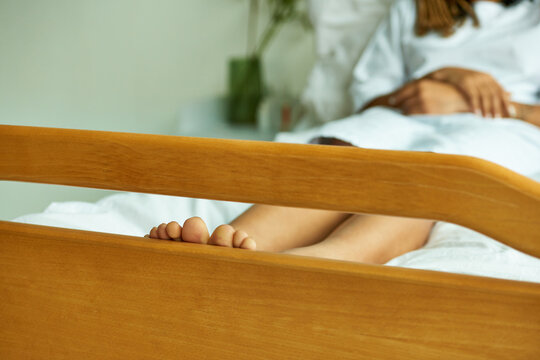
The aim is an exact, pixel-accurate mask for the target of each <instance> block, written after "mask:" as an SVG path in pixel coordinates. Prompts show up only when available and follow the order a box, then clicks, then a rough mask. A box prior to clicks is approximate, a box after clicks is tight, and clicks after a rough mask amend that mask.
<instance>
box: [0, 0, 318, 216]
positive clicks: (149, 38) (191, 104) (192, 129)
mask: <svg viewBox="0 0 540 360" xmlns="http://www.w3.org/2000/svg"><path fill="white" fill-rule="evenodd" d="M252 10H253V9H251V10H250V1H249V0H197V1H194V0H77V1H73V0H0V123H1V124H11V125H32V126H46V127H62V128H74V129H93V130H110V131H124V132H139V133H153V134H170V135H178V134H179V133H182V131H183V130H182V129H184V132H185V133H183V135H196V136H199V135H200V136H205V135H207V136H215V137H234V135H233V136H231V129H230V127H229V126H228V125H223V124H221V125H216V126H214V125H215V124H217V123H219V122H220V121H222V115H223V114H222V112H223V109H222V102H221V99H223V97H224V96H226V94H227V87H228V84H227V81H228V80H227V79H228V63H229V61H230V59H231V58H234V57H242V56H246V49H247V47H248V18H249V13H250V11H252ZM258 11H259V16H258V18H259V20H258V21H259V23H260V25H259V26H258V30H257V31H258V32H262V31H263V30H264V24H265V22H266V21H268V18H269V16H270V8H269V7H265V6H260V8H259V9H258ZM250 26H252V25H250ZM261 57H262V62H263V65H264V66H263V77H264V81H265V83H266V88H267V91H268V93H269V94H271V95H272V96H273V97H274V98H279V99H281V98H287V99H291V101H295V99H298V98H299V97H300V95H301V92H302V89H303V87H304V86H305V83H306V80H307V77H308V75H309V72H310V70H311V67H312V65H313V61H314V44H313V33H312V31H309V30H306V29H305V28H303V27H302V26H299V25H295V24H293V23H291V24H286V25H285V26H283V27H282V28H281V29H280V30H279V34H278V35H277V36H275V38H274V39H273V40H272V42H271V44H270V45H269V46H268V48H267V49H266V50H265V51H264V53H263V54H262V56H261ZM270 112H271V111H270ZM201 113H202V114H203V116H202V118H207V121H208V122H207V123H204V122H201V121H200V120H197V119H201V117H200V116H198V115H200V114H201ZM191 118H192V119H193V121H191V120H190V119H191ZM208 118H212V119H208ZM214 118H215V119H214ZM190 121H191V122H190ZM212 124H214V125H212ZM220 132H223V134H222V135H223V136H220ZM232 133H240V134H242V135H241V136H240V137H242V138H258V137H260V138H265V137H269V135H268V134H266V133H265V134H263V135H262V136H260V133H258V132H257V130H256V129H255V128H253V129H252V128H249V129H244V128H243V130H242V131H238V132H235V131H234V129H233V131H232ZM107 193H108V192H105V191H99V190H91V189H75V188H69V187H61V186H52V185H38V184H22V183H12V182H1V183H0V198H1V200H0V201H1V204H2V205H1V206H0V219H3V220H6V219H12V218H14V217H16V216H19V215H22V214H26V213H31V212H40V211H42V210H43V209H44V208H45V207H46V205H47V204H49V203H50V202H51V201H62V200H83V201H93V200H97V199H99V198H101V197H103V196H104V195H105V194H107Z"/></svg>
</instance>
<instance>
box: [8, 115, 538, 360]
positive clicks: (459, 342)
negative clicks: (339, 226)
mask: <svg viewBox="0 0 540 360" xmlns="http://www.w3.org/2000/svg"><path fill="white" fill-rule="evenodd" d="M0 154H1V157H0V179H2V180H12V181H13V180H14V181H27V182H39V183H50V184H63V185H71V186H84V187H92V188H102V189H112V190H124V191H135V192H147V193H156V194H169V195H178V196H187V197H198V198H208V199H218V200H232V201H242V202H250V203H251V202H253V203H264V204H274V205H285V206H298V207H310V208H319V209H332V210H340V211H345V212H353V213H377V214H388V215H397V216H408V217H417V218H430V219H436V220H444V221H449V222H453V223H457V224H461V225H464V226H467V227H470V228H473V229H475V230H478V231H480V232H483V233H485V234H487V235H489V236H492V237H494V238H496V239H498V240H500V241H502V242H504V243H506V244H508V245H510V246H512V247H514V248H516V249H519V250H522V251H524V252H527V253H529V254H532V255H534V256H537V257H538V256H540V184H538V183H536V182H535V181H533V180H530V179H528V178H526V177H522V176H520V175H517V174H515V173H512V172H510V171H508V170H506V169H504V168H502V167H499V166H497V165H494V164H491V163H489V162H486V161H483V160H479V159H475V158H470V157H463V156H451V155H439V154H432V153H411V152H395V151H375V150H364V149H358V148H348V147H329V146H318V145H292V144H278V143H265V142H252V141H232V140H215V139H214V140H210V139H197V138H183V137H173V136H156V135H141V134H128V133H111V132H97V131H81V130H65V129H49V128H35V127H20V126H5V125H3V126H0ZM224 169H228V170H227V171H225V170H224ZM21 197H24V194H21ZM23 201H24V200H23ZM3 206H6V204H3ZM0 234H1V235H0V246H1V248H0V296H1V305H0V323H1V324H2V325H1V329H0V358H1V359H45V358H46V359H58V358H69V359H149V358H156V359H250V360H251V359H408V358H410V359H434V358H436V359H535V358H540V285H539V284H533V283H525V282H517V281H507V280H499V279H492V278H482V277H475V276H465V275H457V274H448V273H442V272H435V271H420V270H412V269H402V268H393V267H385V266H372V265H363V264H357V263H348V262H339V261H328V260H322V259H313V258H305V257H296V256H290V255H281V254H272V253H264V252H250V251H245V250H236V249H227V248H219V247H211V246H199V245H193V244H186V243H176V242H167V241H157V240H151V239H145V238H136V237H129V236H120V235H112V234H104V233H96V232H87V231H76V230H70V229H60V228H52V227H45V226H37V225H27V224H19V223H14V222H0Z"/></svg>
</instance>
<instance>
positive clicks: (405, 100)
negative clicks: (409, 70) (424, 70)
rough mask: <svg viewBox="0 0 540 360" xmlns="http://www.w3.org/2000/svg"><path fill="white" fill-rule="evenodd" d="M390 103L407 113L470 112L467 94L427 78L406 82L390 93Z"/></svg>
mask: <svg viewBox="0 0 540 360" xmlns="http://www.w3.org/2000/svg"><path fill="white" fill-rule="evenodd" d="M389 104H390V105H391V106H393V107H395V108H398V109H401V111H402V112H403V114H405V115H415V114H433V115H434V114H438V115H440V114H455V113H461V112H469V111H471V108H470V106H469V104H468V102H467V100H466V98H465V96H464V95H463V94H462V93H461V92H460V91H459V90H457V89H456V88H455V87H454V86H452V85H450V84H447V83H444V82H440V81H435V80H430V79H427V78H422V79H419V80H416V81H413V82H410V83H408V84H406V85H405V86H404V87H402V88H401V89H399V90H397V91H396V92H394V93H393V94H392V95H390V98H389Z"/></svg>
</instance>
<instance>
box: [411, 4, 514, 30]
mask: <svg viewBox="0 0 540 360" xmlns="http://www.w3.org/2000/svg"><path fill="white" fill-rule="evenodd" d="M521 1H523V0H501V3H502V4H503V5H504V6H512V5H515V4H517V3H520V2H521ZM467 18H471V19H472V21H473V24H474V26H480V22H479V20H478V17H477V16H476V13H475V12H474V8H473V6H472V1H471V0H416V26H415V32H416V35H418V36H424V35H426V34H427V33H429V32H431V31H435V32H437V33H439V34H441V35H442V36H445V37H448V36H450V35H452V34H453V33H454V32H455V30H456V28H458V27H460V26H461V25H462V24H463V23H464V22H465V20H466V19H467Z"/></svg>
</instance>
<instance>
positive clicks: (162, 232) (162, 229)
mask: <svg viewBox="0 0 540 360" xmlns="http://www.w3.org/2000/svg"><path fill="white" fill-rule="evenodd" d="M166 229H167V224H165V223H163V224H160V225H159V226H158V228H157V234H158V238H160V239H163V240H170V239H171V238H170V237H169V235H167V230H166Z"/></svg>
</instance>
